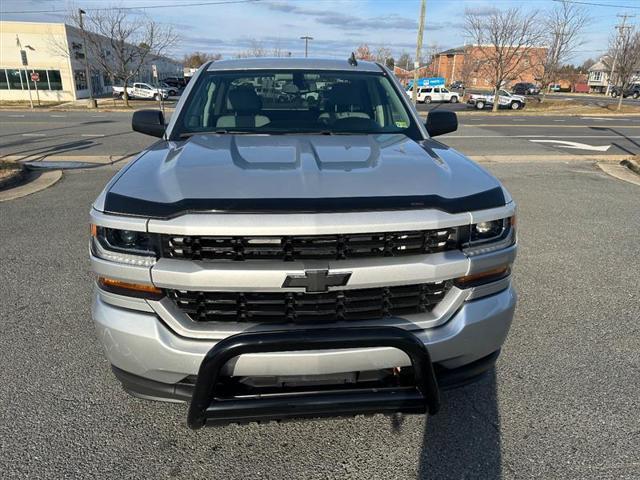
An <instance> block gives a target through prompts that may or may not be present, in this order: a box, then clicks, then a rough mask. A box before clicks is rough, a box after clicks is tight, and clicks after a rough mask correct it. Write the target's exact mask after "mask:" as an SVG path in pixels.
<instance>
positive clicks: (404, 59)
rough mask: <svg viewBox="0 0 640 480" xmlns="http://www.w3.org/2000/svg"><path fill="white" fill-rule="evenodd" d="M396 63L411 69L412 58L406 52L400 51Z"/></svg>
mask: <svg viewBox="0 0 640 480" xmlns="http://www.w3.org/2000/svg"><path fill="white" fill-rule="evenodd" d="M396 65H397V66H398V67H400V68H404V69H405V70H411V69H412V68H413V58H411V55H410V54H409V53H408V52H402V53H401V54H400V56H399V57H398V60H397V61H396Z"/></svg>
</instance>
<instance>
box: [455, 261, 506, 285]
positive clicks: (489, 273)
mask: <svg viewBox="0 0 640 480" xmlns="http://www.w3.org/2000/svg"><path fill="white" fill-rule="evenodd" d="M509 273H510V269H509V266H508V265H506V266H502V267H498V268H492V269H491V270H486V271H484V272H478V273H473V274H471V275H465V276H464V277H458V278H456V280H455V284H456V286H457V287H460V288H469V287H475V286H477V285H481V284H483V283H489V282H495V281H496V280H500V279H501V278H504V277H506V276H507V275H509Z"/></svg>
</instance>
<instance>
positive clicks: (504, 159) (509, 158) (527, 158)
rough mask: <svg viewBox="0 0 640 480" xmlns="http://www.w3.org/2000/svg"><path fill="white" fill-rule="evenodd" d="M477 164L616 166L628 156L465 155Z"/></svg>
mask: <svg viewBox="0 0 640 480" xmlns="http://www.w3.org/2000/svg"><path fill="white" fill-rule="evenodd" d="M467 157H468V158H470V159H471V160H473V161H474V162H479V163H526V162H593V161H596V162H600V163H605V164H617V163H619V162H620V161H623V160H626V159H628V158H629V155H572V154H558V155H547V154H545V155H467Z"/></svg>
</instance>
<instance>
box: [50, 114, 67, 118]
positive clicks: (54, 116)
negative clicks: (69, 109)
mask: <svg viewBox="0 0 640 480" xmlns="http://www.w3.org/2000/svg"><path fill="white" fill-rule="evenodd" d="M49 116H50V117H53V118H66V115H49Z"/></svg>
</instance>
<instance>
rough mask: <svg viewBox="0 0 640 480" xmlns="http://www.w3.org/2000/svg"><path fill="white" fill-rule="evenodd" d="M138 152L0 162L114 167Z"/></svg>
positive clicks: (10, 157)
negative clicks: (79, 163)
mask: <svg viewBox="0 0 640 480" xmlns="http://www.w3.org/2000/svg"><path fill="white" fill-rule="evenodd" d="M139 154H140V152H132V153H127V154H124V155H118V156H115V155H71V156H70V155H35V156H34V155H7V156H6V157H2V160H6V161H8V162H19V163H26V162H33V163H34V164H37V163H38V162H70V161H73V162H83V163H93V164H95V165H96V166H98V165H114V164H116V163H120V162H123V161H127V160H130V159H132V158H134V157H135V156H136V155H139Z"/></svg>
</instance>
